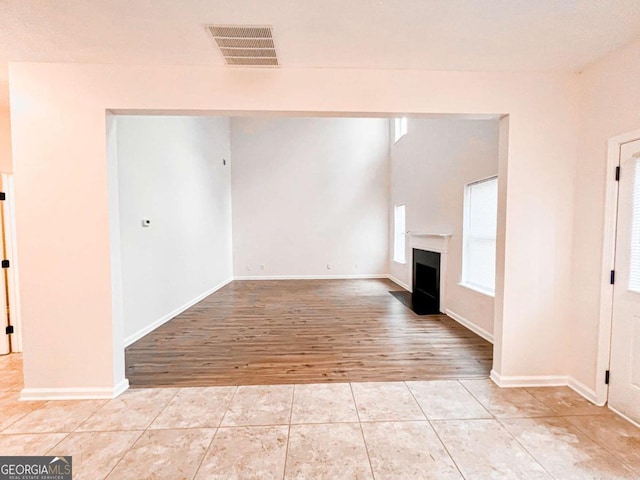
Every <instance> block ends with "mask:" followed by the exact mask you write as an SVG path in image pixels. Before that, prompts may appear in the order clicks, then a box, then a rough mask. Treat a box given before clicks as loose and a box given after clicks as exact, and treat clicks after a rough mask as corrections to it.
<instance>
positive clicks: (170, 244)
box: [116, 116, 232, 343]
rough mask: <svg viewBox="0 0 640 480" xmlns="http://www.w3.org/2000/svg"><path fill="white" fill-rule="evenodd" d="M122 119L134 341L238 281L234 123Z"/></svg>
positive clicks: (125, 285) (125, 281)
mask: <svg viewBox="0 0 640 480" xmlns="http://www.w3.org/2000/svg"><path fill="white" fill-rule="evenodd" d="M116 122H117V125H116V131H117V162H118V179H119V186H118V188H119V203H120V206H119V210H120V237H121V246H120V250H121V269H122V293H123V311H124V336H125V341H126V342H127V343H130V341H131V340H133V339H137V338H139V337H140V336H141V335H142V334H145V333H148V331H149V330H150V328H151V327H154V326H157V325H158V322H161V321H166V320H168V319H170V318H171V317H173V316H174V315H175V314H176V313H178V311H180V310H182V309H184V308H185V306H187V305H190V304H191V303H193V301H194V299H198V298H200V297H201V296H202V295H204V294H207V293H211V291H212V289H214V288H216V287H217V286H220V285H221V284H222V283H224V282H227V281H229V280H230V279H231V277H232V254H231V175H230V165H229V160H230V144H229V119H228V118H224V117H178V116H176V117H169V116H119V117H117V120H116ZM223 159H226V160H227V165H226V166H225V165H223V162H222V160H223ZM143 218H148V219H150V220H151V226H150V227H143V226H142V223H141V222H142V219H143Z"/></svg>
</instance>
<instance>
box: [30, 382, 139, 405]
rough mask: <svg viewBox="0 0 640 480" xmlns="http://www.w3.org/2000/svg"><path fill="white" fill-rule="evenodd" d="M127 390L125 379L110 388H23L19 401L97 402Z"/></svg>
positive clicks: (114, 396) (127, 383)
mask: <svg viewBox="0 0 640 480" xmlns="http://www.w3.org/2000/svg"><path fill="white" fill-rule="evenodd" d="M128 388H129V380H127V379H126V378H125V379H124V380H122V381H121V382H120V383H118V385H116V386H115V387H112V388H108V387H107V388H24V389H22V391H21V392H20V400H97V399H111V398H116V397H117V396H118V395H120V394H121V393H122V392H124V391H125V390H127V389H128Z"/></svg>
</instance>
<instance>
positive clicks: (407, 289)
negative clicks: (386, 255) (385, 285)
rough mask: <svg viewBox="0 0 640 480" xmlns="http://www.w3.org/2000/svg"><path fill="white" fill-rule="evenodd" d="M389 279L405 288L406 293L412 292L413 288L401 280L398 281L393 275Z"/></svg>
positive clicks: (388, 276)
mask: <svg viewBox="0 0 640 480" xmlns="http://www.w3.org/2000/svg"><path fill="white" fill-rule="evenodd" d="M387 278H388V279H389V280H391V281H392V282H393V283H395V284H396V285H400V286H401V287H402V288H404V289H405V290H406V291H408V292H410V291H411V287H410V286H409V285H407V284H406V283H404V282H401V281H400V280H398V279H397V278H396V277H394V276H393V275H387Z"/></svg>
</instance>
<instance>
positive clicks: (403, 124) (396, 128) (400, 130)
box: [393, 117, 407, 143]
mask: <svg viewBox="0 0 640 480" xmlns="http://www.w3.org/2000/svg"><path fill="white" fill-rule="evenodd" d="M406 134H407V117H399V118H396V119H394V121H393V143H398V141H399V140H400V139H401V138H402V137H404V136H405V135H406Z"/></svg>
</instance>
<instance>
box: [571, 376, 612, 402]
mask: <svg viewBox="0 0 640 480" xmlns="http://www.w3.org/2000/svg"><path fill="white" fill-rule="evenodd" d="M567 386H568V387H569V388H570V389H571V390H573V391H574V392H576V393H578V394H580V395H582V396H583V397H584V398H586V399H587V400H589V401H590V402H591V403H593V404H595V405H597V406H599V407H602V406H604V405H605V404H606V403H607V402H606V400H605V401H604V402H599V401H598V395H597V394H596V392H595V391H594V390H593V389H591V388H589V387H587V386H586V385H585V384H584V383H582V382H580V381H578V380H576V379H575V378H573V377H568V378H567Z"/></svg>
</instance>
